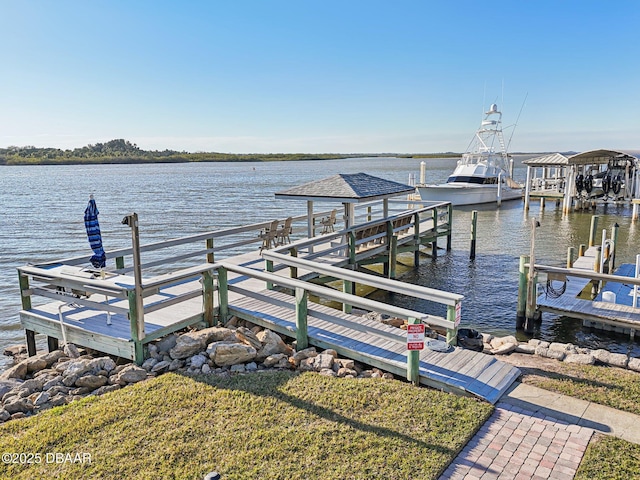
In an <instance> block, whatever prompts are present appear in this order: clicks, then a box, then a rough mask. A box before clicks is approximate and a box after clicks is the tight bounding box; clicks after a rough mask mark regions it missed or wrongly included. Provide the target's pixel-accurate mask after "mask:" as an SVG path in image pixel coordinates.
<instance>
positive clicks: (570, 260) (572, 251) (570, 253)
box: [567, 247, 576, 268]
mask: <svg viewBox="0 0 640 480" xmlns="http://www.w3.org/2000/svg"><path fill="white" fill-rule="evenodd" d="M575 256H576V248H575V247H569V248H567V268H573V259H574V258H575Z"/></svg>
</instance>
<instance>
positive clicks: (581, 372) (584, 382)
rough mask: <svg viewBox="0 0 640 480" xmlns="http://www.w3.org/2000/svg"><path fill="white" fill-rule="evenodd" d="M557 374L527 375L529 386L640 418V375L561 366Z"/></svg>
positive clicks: (560, 364)
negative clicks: (632, 414)
mask: <svg viewBox="0 0 640 480" xmlns="http://www.w3.org/2000/svg"><path fill="white" fill-rule="evenodd" d="M558 368H559V370H558V371H556V372H543V373H544V374H527V375H525V377H524V378H523V381H524V382H525V383H528V384H530V385H535V386H537V387H540V388H544V389H545V390H551V391H553V392H558V393H562V394H564V395H568V396H570V397H575V398H581V399H583V400H588V401H591V402H595V403H599V404H600V405H606V406H608V407H611V408H615V409H617V410H622V411H625V412H630V413H635V414H636V415H640V373H638V372H634V371H632V370H624V369H622V368H615V367H603V366H594V365H574V364H567V363H560V362H558Z"/></svg>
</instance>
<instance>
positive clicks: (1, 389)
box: [0, 378, 22, 398]
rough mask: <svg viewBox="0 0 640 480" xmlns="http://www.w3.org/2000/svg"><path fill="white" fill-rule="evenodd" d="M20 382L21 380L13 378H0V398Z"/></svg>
mask: <svg viewBox="0 0 640 480" xmlns="http://www.w3.org/2000/svg"><path fill="white" fill-rule="evenodd" d="M21 384H22V382H20V381H19V380H17V379H15V378H11V379H7V380H0V398H2V397H4V396H5V395H6V394H7V393H8V392H9V391H11V390H12V389H13V388H15V387H18V386H20V385H21Z"/></svg>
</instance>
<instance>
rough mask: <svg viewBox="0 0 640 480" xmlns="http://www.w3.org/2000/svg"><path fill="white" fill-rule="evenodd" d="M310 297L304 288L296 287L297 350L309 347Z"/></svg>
mask: <svg viewBox="0 0 640 480" xmlns="http://www.w3.org/2000/svg"><path fill="white" fill-rule="evenodd" d="M307 299H308V295H307V291H306V290H305V289H303V288H300V287H296V350H298V351H300V350H304V349H305V348H307V347H308V346H309V337H308V335H307V313H308V300H307Z"/></svg>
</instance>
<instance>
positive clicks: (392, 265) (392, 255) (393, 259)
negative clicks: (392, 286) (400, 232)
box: [389, 235, 398, 279]
mask: <svg viewBox="0 0 640 480" xmlns="http://www.w3.org/2000/svg"><path fill="white" fill-rule="evenodd" d="M397 261H398V236H397V235H392V236H391V244H390V245H389V278H392V279H393V278H396V263H397Z"/></svg>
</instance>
